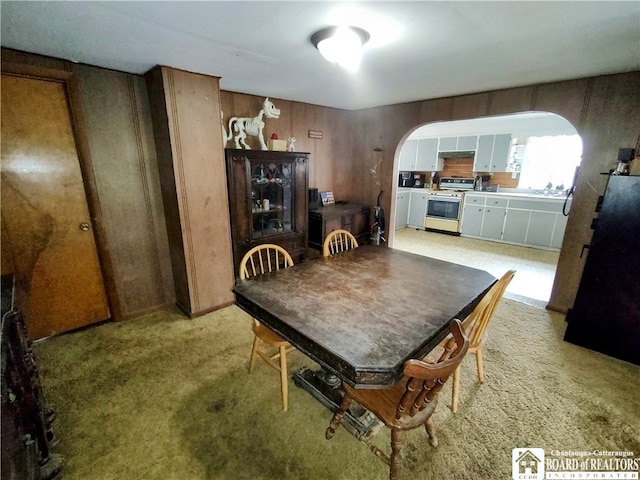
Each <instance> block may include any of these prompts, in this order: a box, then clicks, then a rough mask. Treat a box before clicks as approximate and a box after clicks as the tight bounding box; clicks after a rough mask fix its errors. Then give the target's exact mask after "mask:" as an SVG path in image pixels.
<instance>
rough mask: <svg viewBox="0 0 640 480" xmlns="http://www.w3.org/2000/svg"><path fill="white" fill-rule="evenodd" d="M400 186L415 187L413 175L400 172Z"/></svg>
mask: <svg viewBox="0 0 640 480" xmlns="http://www.w3.org/2000/svg"><path fill="white" fill-rule="evenodd" d="M398 186H399V187H413V174H412V173H411V172H400V175H399V178H398Z"/></svg>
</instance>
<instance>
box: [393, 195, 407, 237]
mask: <svg viewBox="0 0 640 480" xmlns="http://www.w3.org/2000/svg"><path fill="white" fill-rule="evenodd" d="M409 194H410V192H409V191H400V192H398V193H397V194H396V230H397V229H398V228H404V227H406V226H407V216H408V214H409Z"/></svg>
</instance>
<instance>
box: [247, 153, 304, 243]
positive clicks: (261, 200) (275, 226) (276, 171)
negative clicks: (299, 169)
mask: <svg viewBox="0 0 640 480" xmlns="http://www.w3.org/2000/svg"><path fill="white" fill-rule="evenodd" d="M250 166H251V180H250V181H251V238H252V240H255V239H260V238H264V237H268V236H270V235H281V234H283V233H287V232H293V231H295V224H294V220H293V219H294V218H295V216H294V212H293V201H292V199H293V188H294V187H293V181H292V180H293V179H292V178H291V175H292V172H293V165H292V164H291V163H290V162H283V163H265V162H261V161H254V160H251V161H250Z"/></svg>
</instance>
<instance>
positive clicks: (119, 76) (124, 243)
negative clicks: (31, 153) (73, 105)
mask: <svg viewBox="0 0 640 480" xmlns="http://www.w3.org/2000/svg"><path fill="white" fill-rule="evenodd" d="M73 69H74V71H75V72H77V74H78V78H79V79H80V84H81V90H82V98H83V105H84V110H85V118H86V119H87V125H88V131H89V142H90V149H91V151H92V152H93V158H94V175H95V177H96V184H97V188H98V195H99V197H100V201H101V204H102V205H103V208H102V211H103V224H104V228H105V233H106V237H107V239H108V243H109V249H110V252H111V259H112V262H113V265H112V269H113V283H114V285H115V289H116V291H117V297H118V299H119V307H120V308H119V309H118V312H114V316H115V317H116V318H117V319H123V318H131V317H136V316H139V315H141V314H143V313H147V312H149V311H152V310H156V309H158V308H161V307H163V306H166V305H168V304H171V303H173V291H172V289H173V285H172V282H173V280H172V278H171V268H170V262H169V257H168V243H167V237H166V229H165V224H164V214H163V210H162V204H161V196H160V192H159V178H158V172H157V162H156V156H155V146H154V144H153V137H152V136H150V135H149V133H150V132H149V130H150V129H151V126H150V123H151V117H150V114H149V108H148V98H147V93H146V87H145V85H144V79H143V78H142V77H138V76H135V75H129V74H125V73H120V72H116V71H110V70H105V69H99V68H96V67H89V66H84V65H74V66H73ZM116 139H117V141H116ZM114 172H117V174H116V175H114Z"/></svg>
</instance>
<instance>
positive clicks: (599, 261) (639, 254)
mask: <svg viewBox="0 0 640 480" xmlns="http://www.w3.org/2000/svg"><path fill="white" fill-rule="evenodd" d="M601 205H602V206H601V208H600V209H599V210H600V212H599V215H598V217H597V218H596V219H595V220H594V222H593V227H594V232H593V239H592V241H591V245H590V247H589V250H588V252H589V253H588V257H587V261H586V262H585V266H584V271H583V273H582V278H581V280H580V286H579V287H578V293H577V295H576V299H575V302H574V304H573V308H571V309H570V310H569V312H568V313H567V322H568V325H567V331H566V332H565V336H564V339H565V340H566V341H568V342H571V343H575V344H576V345H580V346H583V347H587V348H590V349H592V350H596V351H598V352H602V353H606V354H608V355H611V356H613V357H616V358H620V359H622V360H626V361H628V362H632V363H635V364H636V365H640V281H638V272H640V248H639V247H638V238H640V208H638V205H640V177H638V176H636V177H633V176H612V177H610V179H609V183H608V185H607V190H606V192H605V195H604V198H603V201H602V203H601Z"/></svg>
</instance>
